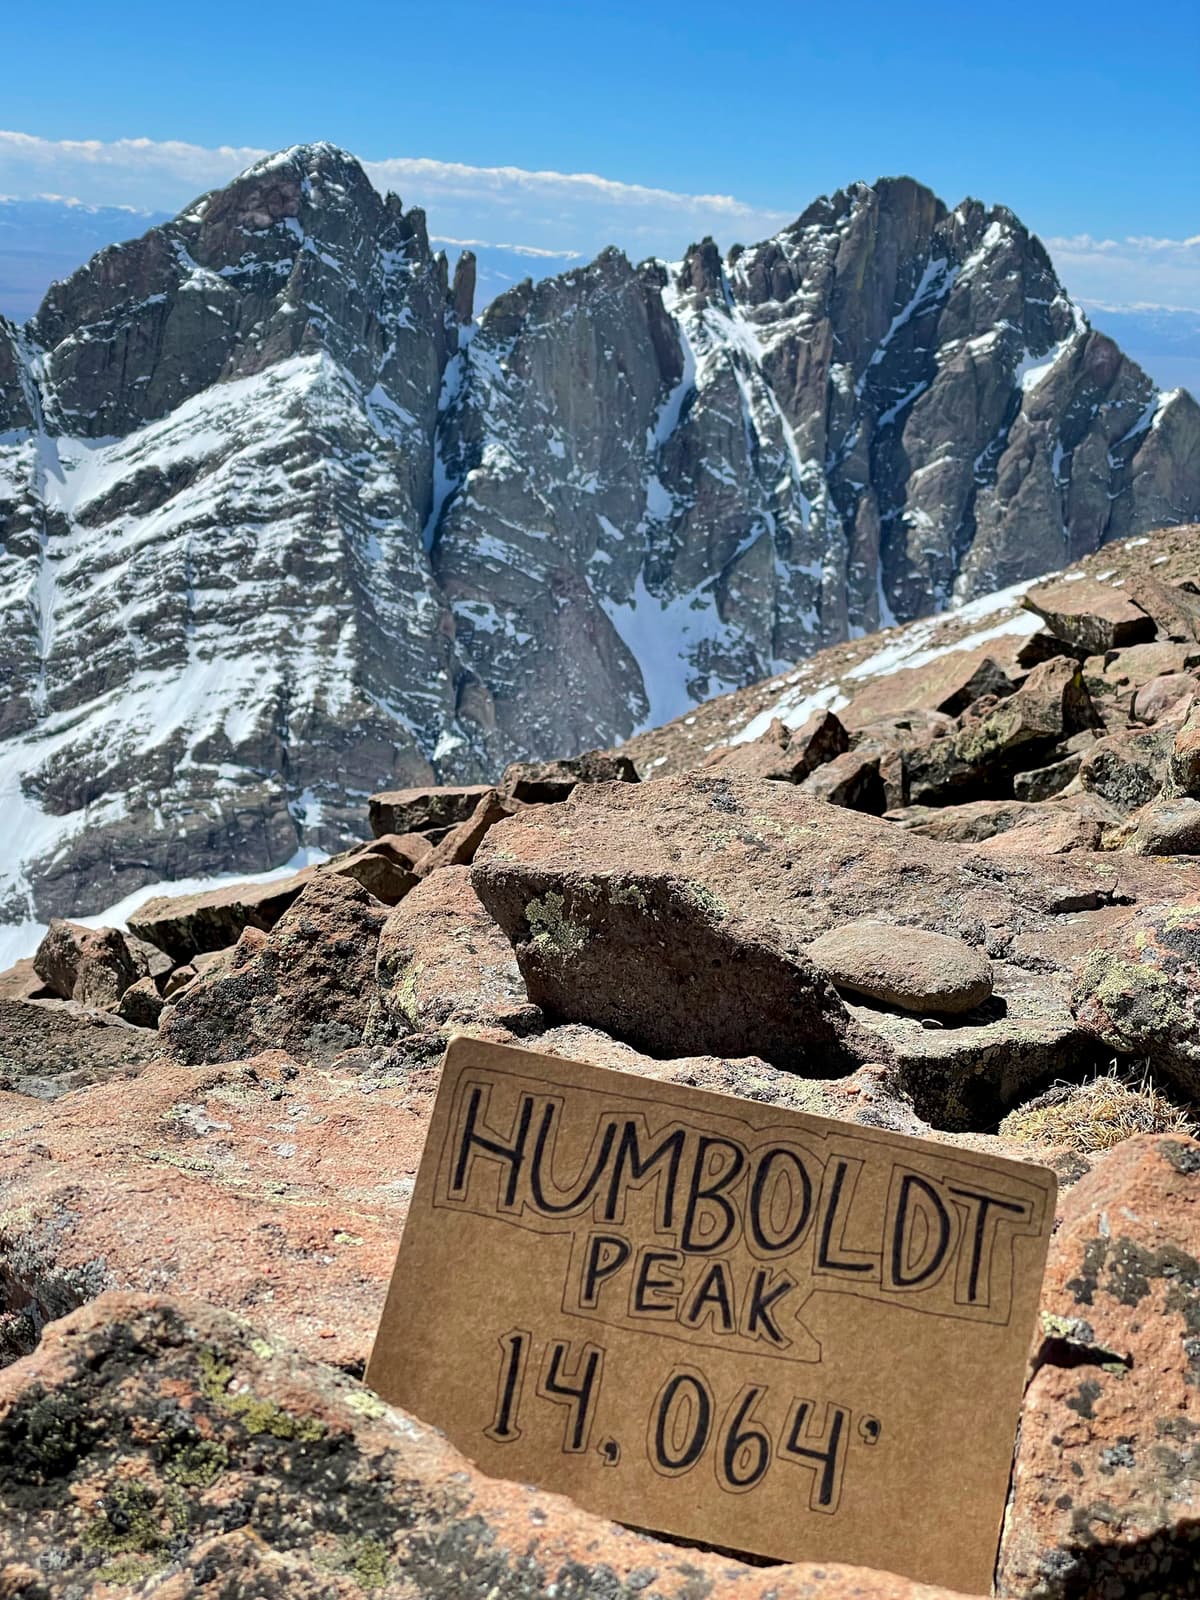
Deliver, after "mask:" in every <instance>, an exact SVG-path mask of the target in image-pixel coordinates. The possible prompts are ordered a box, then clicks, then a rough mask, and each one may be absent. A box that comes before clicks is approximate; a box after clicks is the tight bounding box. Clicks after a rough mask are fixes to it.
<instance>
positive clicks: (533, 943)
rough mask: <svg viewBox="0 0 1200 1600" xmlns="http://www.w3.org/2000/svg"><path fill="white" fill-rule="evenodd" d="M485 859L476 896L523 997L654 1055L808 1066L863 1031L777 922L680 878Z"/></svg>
mask: <svg viewBox="0 0 1200 1600" xmlns="http://www.w3.org/2000/svg"><path fill="white" fill-rule="evenodd" d="M494 865H495V863H494V858H493V860H492V863H491V866H490V867H489V870H487V871H485V872H484V873H483V874H482V875H481V876H480V877H479V878H477V879H476V880H475V882H476V887H477V890H478V892H479V895H480V898H481V899H482V900H483V902H484V904H485V905H486V906H487V908H488V910H489V911H490V912H491V913H492V915H493V916H494V917H495V918H496V919H497V920H498V921H499V922H500V923H501V925H502V926H503V927H504V928H505V930H506V932H507V933H508V934H509V937H510V938H511V939H512V940H513V942H514V946H515V949H516V953H517V961H518V963H519V965H520V968H521V974H522V976H523V978H524V980H525V986H526V989H527V990H528V992H529V998H530V999H531V1000H532V1001H533V1002H534V1003H535V1004H536V1005H538V1006H540V1007H541V1009H542V1010H543V1011H545V1012H546V1014H547V1015H548V1016H550V1017H552V1018H554V1019H556V1020H559V1021H584V1022H588V1023H591V1024H594V1025H595V1026H597V1027H599V1028H603V1029H604V1030H605V1031H606V1032H609V1033H612V1034H615V1035H617V1036H618V1037H619V1038H622V1039H625V1040H627V1041H628V1042H629V1043H631V1044H633V1045H635V1046H636V1047H637V1048H639V1049H643V1050H647V1051H649V1052H650V1053H651V1054H652V1055H660V1056H670V1055H701V1054H705V1053H713V1054H718V1055H729V1056H748V1055H758V1056H762V1057H763V1058H764V1059H769V1060H771V1061H772V1062H773V1063H774V1064H775V1065H776V1066H779V1067H783V1068H786V1069H788V1070H791V1071H798V1072H806V1073H807V1074H808V1075H810V1076H814V1077H816V1076H826V1075H829V1074H836V1073H838V1072H849V1071H852V1070H853V1068H854V1066H855V1065H856V1064H857V1063H858V1062H859V1061H861V1060H864V1059H866V1058H867V1056H868V1055H869V1053H870V1046H869V1041H868V1040H867V1038H866V1036H865V1035H863V1034H861V1033H860V1032H859V1030H857V1029H856V1028H855V1027H854V1025H853V1024H852V1023H851V1020H850V1018H849V1016H848V1014H847V1012H846V1008H845V1006H844V1005H843V1004H842V1001H841V1000H840V999H839V997H838V995H837V992H836V990H835V989H834V987H833V985H832V984H831V983H830V982H829V980H828V978H826V977H825V975H824V973H822V972H821V971H819V970H818V969H817V968H816V967H815V966H814V965H813V963H812V962H811V961H809V960H808V959H807V957H806V956H805V955H804V954H803V951H802V949H801V947H800V945H799V944H798V943H797V942H796V940H795V939H794V938H789V937H788V935H787V934H786V933H785V932H784V931H783V930H782V929H780V928H770V929H768V928H766V927H765V926H764V925H763V924H762V923H761V922H756V921H754V920H751V919H744V918H742V917H740V916H739V915H738V914H737V913H736V912H734V911H732V909H731V908H730V907H729V906H727V905H726V904H724V903H723V902H722V901H721V900H720V898H719V897H718V896H716V895H714V894H713V893H711V891H709V890H708V889H707V888H705V887H704V886H703V885H701V884H699V883H697V882H695V881H694V880H691V879H689V878H687V877H685V876H683V875H678V876H677V875H673V874H671V873H663V874H657V873H654V872H650V871H647V872H638V871H630V872H610V871H606V870H604V869H603V867H600V868H599V869H598V870H596V871H589V870H587V869H586V868H581V869H580V870H577V871H568V872H566V873H565V874H561V875H560V874H557V873H556V874H554V875H552V876H551V875H546V876H543V877H540V879H539V877H538V875H537V874H536V873H535V874H532V875H525V874H516V873H499V874H497V873H496V872H495V870H494Z"/></svg>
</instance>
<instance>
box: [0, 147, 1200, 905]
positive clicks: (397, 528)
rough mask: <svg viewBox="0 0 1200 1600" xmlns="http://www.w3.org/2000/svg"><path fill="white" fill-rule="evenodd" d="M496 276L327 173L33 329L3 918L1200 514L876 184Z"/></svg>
mask: <svg viewBox="0 0 1200 1600" xmlns="http://www.w3.org/2000/svg"><path fill="white" fill-rule="evenodd" d="M88 225H89V226H90V225H91V224H88ZM475 272H476V263H475V261H474V258H473V257H472V256H471V255H470V254H469V253H468V254H464V255H463V256H462V258H461V259H460V260H459V263H458V266H457V268H456V270H455V272H454V274H453V277H451V276H450V275H449V273H448V269H447V264H446V260H445V257H444V256H443V255H442V254H440V253H439V252H437V251H436V250H435V249H434V248H433V247H432V245H431V242H430V240H429V237H428V234H427V229H426V222H425V218H424V216H423V215H422V213H421V212H420V211H417V210H409V211H405V210H404V208H403V207H402V205H401V203H400V201H399V200H397V199H396V198H395V197H394V196H389V197H386V198H385V197H384V196H382V195H380V194H379V193H378V192H377V191H376V190H375V189H374V188H373V187H372V185H371V183H370V182H369V181H368V179H367V177H366V175H365V174H364V172H363V170H362V168H361V167H360V166H359V165H358V163H357V162H356V161H355V160H354V159H353V158H352V157H350V156H348V155H346V154H345V153H344V152H342V151H339V150H337V149H335V148H333V147H331V146H329V145H312V146H304V147H299V148H296V149H292V150H289V151H285V152H283V153H282V154H280V155H278V156H275V157H272V158H270V159H268V160H265V161H263V162H260V163H258V164H257V165H256V166H254V167H252V168H251V169H249V171H247V172H246V173H244V174H243V175H242V176H241V177H240V178H238V179H236V180H235V181H234V182H233V183H231V184H230V185H228V186H227V187H226V188H224V189H221V190H217V191H214V192H213V193H212V194H210V195H208V196H205V197H203V198H202V199H200V200H198V201H197V202H195V203H194V204H193V205H191V206H190V207H189V208H188V209H187V210H186V211H184V212H183V213H181V215H180V216H179V217H177V218H175V219H173V220H171V221H168V222H165V223H162V224H160V225H158V226H155V227H153V228H151V229H150V230H149V231H148V232H145V233H143V234H142V235H141V237H139V238H138V239H136V240H134V241H132V242H129V243H126V244H119V245H115V246H110V247H108V248H106V249H103V250H101V251H100V252H99V253H98V254H97V255H96V256H94V257H93V259H92V260H91V261H90V262H89V263H88V264H87V265H86V266H85V267H83V268H81V269H80V270H79V271H77V272H75V273H74V274H73V275H71V276H70V277H69V278H67V279H66V280H65V281H63V282H61V283H59V284H57V285H56V286H55V287H54V288H52V289H51V291H50V292H49V294H48V295H47V297H46V299H45V301H44V303H43V304H42V305H41V307H40V309H39V310H38V312H37V314H36V316H34V317H33V318H32V319H31V320H30V321H28V322H27V323H25V324H24V325H23V326H20V327H18V326H16V325H14V324H10V323H5V322H3V321H0V674H2V675H3V680H4V683H5V685H6V691H7V692H6V695H5V697H4V699H3V701H2V702H0V806H2V807H3V811H4V817H5V824H6V832H5V835H4V839H5V843H4V845H3V848H4V850H5V851H6V854H5V855H4V857H3V859H2V860H0V874H2V876H0V922H4V921H7V922H9V923H20V922H24V921H35V920H44V918H45V917H46V916H47V915H48V914H50V913H55V912H62V911H66V910H68V909H70V910H73V911H76V912H82V911H86V910H87V909H89V908H94V909H98V908H100V907H101V906H104V905H106V904H110V903H112V902H114V901H116V900H119V899H120V898H121V897H122V896H123V895H125V894H127V893H128V892H129V891H130V890H132V889H134V888H136V887H137V886H138V885H139V884H142V883H145V882H148V881H155V880H161V879H172V878H182V877H187V876H189V875H191V874H194V873H197V872H213V871H217V870H222V869H238V870H243V871H253V870H261V869H266V868H270V867H273V866H275V865H277V864H278V863H279V862H280V861H282V860H285V859H287V858H288V857H290V856H291V855H292V854H293V853H294V852H295V851H296V850H297V848H322V849H331V848H334V847H336V846H340V845H341V844H343V843H344V842H346V841H347V839H348V838H350V837H352V836H354V835H355V834H356V833H357V832H358V830H359V829H360V828H361V826H362V822H361V818H362V815H363V803H362V802H363V797H364V795H365V794H366V793H367V792H369V791H370V790H372V789H375V788H379V787H382V786H385V785H388V784H400V783H405V782H425V781H429V780H430V779H431V778H434V777H436V778H439V779H443V780H445V779H453V778H463V779H478V778H485V777H490V776H492V775H494V774H495V773H496V772H497V771H498V770H499V768H500V767H501V766H503V764H504V763H505V762H506V761H508V760H509V759H511V758H513V757H515V756H525V755H539V754H550V753H554V754H560V753H563V752H565V751H569V750H571V749H581V748H584V747H586V746H589V745H596V744H603V745H607V744H610V743H613V742H616V741H619V740H621V739H624V738H626V737H628V736H629V735H630V734H631V733H632V732H634V730H635V729H637V728H641V727H646V726H649V725H651V724H653V723H656V722H661V721H665V720H666V719H668V718H670V717H672V716H675V715H677V714H679V713H681V712H685V711H687V709H688V708H689V707H690V706H692V705H694V704H697V703H699V702H700V701H703V700H705V699H706V698H708V697H710V696H712V695H714V694H716V693H718V692H720V691H722V690H724V689H727V688H731V687H734V686H736V685H739V684H743V683H748V682H751V681H754V680H756V679H759V678H762V677H765V676H766V675H768V674H769V673H771V672H773V671H775V670H777V669H779V668H780V667H781V666H783V665H785V664H790V663H791V662H793V661H794V660H796V659H797V658H799V657H803V656H805V655H807V654H809V653H811V652H812V651H813V650H814V649H816V648H818V647H819V646H821V645H825V644H828V643H831V642H835V641H837V640H840V639H844V638H846V637H848V636H851V635H854V634H857V633H861V632H863V631H864V630H870V629H874V628H876V627H878V626H881V625H887V624H889V623H890V622H892V621H893V620H905V619H908V618H912V617H915V616H919V615H923V614H925V613H928V612H931V611H937V610H941V609H943V608H945V607H947V606H950V605H952V604H955V603H957V602H959V601H962V600H966V599H969V598H971V597H972V596H975V595H980V594H983V593H986V592H989V591H991V590H994V589H997V588H1000V587H1002V586H1004V585H1006V584H1010V583H1013V582H1016V581H1018V580H1021V579H1024V578H1027V577H1031V576H1033V575H1034V574H1037V573H1040V572H1043V571H1046V570H1050V569H1053V568H1056V567H1059V566H1062V565H1063V564H1065V563H1066V562H1069V561H1071V560H1073V559H1075V558H1077V557H1078V556H1080V555H1082V554H1084V553H1085V552H1087V551H1090V550H1094V549H1095V548H1097V547H1098V546H1099V545H1100V544H1102V543H1103V542H1105V541H1106V540H1109V539H1113V538H1117V537H1122V536H1127V535H1130V534H1138V533H1142V532H1145V531H1147V530H1150V529H1152V528H1154V527H1156V526H1159V525H1162V524H1165V523H1172V522H1182V521H1188V520H1194V519H1195V518H1196V517H1197V516H1200V407H1198V406H1197V405H1196V403H1195V401H1194V400H1192V399H1191V398H1190V397H1189V396H1188V395H1187V394H1186V393H1184V392H1182V391H1176V392H1172V393H1164V392H1162V391H1160V390H1158V389H1156V388H1155V386H1154V384H1153V383H1152V382H1151V380H1150V379H1149V378H1148V377H1147V375H1146V374H1145V372H1143V371H1142V370H1141V369H1140V368H1139V367H1138V366H1137V365H1136V364H1135V363H1134V362H1132V361H1130V360H1129V359H1128V358H1127V357H1126V356H1125V355H1123V354H1122V352H1121V350H1120V349H1119V348H1118V347H1117V345H1116V344H1115V343H1114V342H1113V341H1112V340H1111V339H1109V338H1107V337H1106V336H1105V335H1103V334H1101V333H1099V332H1097V331H1096V330H1095V329H1093V328H1092V327H1091V326H1090V325H1089V322H1088V319H1087V317H1086V316H1085V315H1084V313H1083V312H1082V311H1081V309H1080V308H1079V307H1078V306H1077V305H1075V304H1074V303H1073V302H1072V301H1071V299H1070V298H1069V296H1068V295H1067V294H1066V292H1065V291H1064V289H1063V287H1062V285H1061V284H1060V283H1059V281H1058V279H1057V278H1056V276H1055V273H1054V269H1053V266H1052V264H1051V262H1050V260H1049V258H1048V257H1047V255H1046V252H1045V250H1044V249H1043V248H1042V246H1041V244H1040V243H1039V242H1038V240H1037V239H1036V238H1034V237H1033V236H1031V235H1030V234H1029V233H1028V231H1027V230H1026V229H1025V228H1024V227H1023V226H1022V224H1021V223H1020V221H1019V220H1018V219H1017V218H1016V217H1015V216H1014V215H1013V214H1012V213H1011V212H1009V211H1007V210H1005V209H1004V208H1002V207H994V208H991V209H988V208H985V207H984V206H982V205H981V204H979V203H978V202H975V201H970V200H968V201H964V202H963V203H962V204H960V205H958V206H957V207H955V208H953V209H951V208H949V207H947V206H946V205H944V204H943V203H942V202H941V201H940V200H938V199H937V197H936V196H935V195H933V194H932V193H931V192H930V191H929V190H928V189H925V188H923V187H922V186H921V185H919V184H917V183H915V182H913V181H912V180H911V179H907V178H900V179H886V180H881V181H879V182H878V183H876V184H875V185H867V184H856V185H854V186H852V187H851V188H849V189H847V190H843V191H839V192H838V193H837V194H835V195H833V196H828V197H821V198H820V199H818V200H816V201H814V202H813V204H812V205H810V206H809V207H808V209H807V210H806V211H805V212H804V213H803V215H802V216H801V217H800V218H799V219H798V220H797V221H796V222H795V223H794V224H792V225H791V226H790V227H788V228H785V229H784V230H782V231H781V232H780V233H779V234H778V235H777V236H776V237H774V238H772V239H768V240H766V241H764V242H763V243H761V244H758V245H755V246H752V247H750V248H747V249H739V250H735V251H733V252H731V253H730V255H729V256H728V257H726V258H724V259H723V258H722V257H721V255H720V253H719V252H718V250H717V248H716V246H715V245H713V244H712V243H711V241H705V242H703V243H701V244H700V245H697V246H696V247H694V248H693V249H692V250H691V251H689V253H688V255H687V257H686V259H685V260H684V261H683V262H682V263H679V264H675V265H670V266H669V265H667V264H664V263H662V262H657V261H650V262H645V263H642V264H641V265H640V266H634V265H632V264H631V263H630V262H629V261H628V260H626V258H625V257H624V256H623V255H621V254H620V253H619V252H618V251H615V250H607V251H605V252H603V253H602V254H601V255H600V256H599V257H598V258H597V259H596V260H595V261H593V262H591V263H589V264H586V265H580V266H577V267H575V268H573V269H572V270H570V271H568V272H566V273H565V274H563V275H561V276H558V277H555V278H548V279H545V280H543V281H541V282H539V283H536V284H532V283H528V282H526V283H523V284H520V285H518V286H517V287H515V288H513V289H511V290H509V291H507V292H506V293H503V294H501V295H499V296H498V297H497V298H495V299H494V300H492V302H491V303H490V304H489V305H488V307H487V309H486V311H484V312H483V314H482V315H481V316H476V315H475V309H474V300H475V288H476V284H475V281H474V280H475Z"/></svg>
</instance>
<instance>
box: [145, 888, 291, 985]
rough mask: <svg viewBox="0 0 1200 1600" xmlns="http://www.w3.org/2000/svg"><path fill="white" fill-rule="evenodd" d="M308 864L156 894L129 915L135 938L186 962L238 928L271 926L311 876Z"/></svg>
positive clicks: (220, 945)
mask: <svg viewBox="0 0 1200 1600" xmlns="http://www.w3.org/2000/svg"><path fill="white" fill-rule="evenodd" d="M313 875H314V874H313V872H312V869H311V868H305V869H304V870H303V871H301V872H297V873H294V874H293V875H292V876H291V877H289V878H276V879H274V880H273V881H272V882H270V883H234V884H230V885H229V887H228V888H222V889H210V890H208V891H207V892H206V893H204V894H182V895H156V896H155V898H154V899H152V900H147V901H146V902H145V904H144V905H141V906H139V907H138V909H137V910H136V911H135V912H133V913H132V914H131V915H130V917H129V927H130V929H131V930H132V931H133V932H134V933H135V934H137V936H138V937H139V938H140V939H144V940H146V942H147V943H149V944H152V945H157V947H158V948H159V949H160V950H163V951H165V952H166V953H167V954H168V955H169V956H170V957H172V959H173V960H175V961H179V962H183V961H189V960H190V959H191V958H192V957H193V956H195V955H198V954H200V953H202V952H204V951H208V950H223V949H225V948H226V947H227V946H229V945H232V944H234V943H235V942H236V941H237V939H238V936H239V935H240V934H241V932H242V930H243V928H262V929H264V930H266V929H268V928H273V927H274V926H275V924H276V923H277V922H278V921H279V919H280V917H281V916H282V915H283V913H284V912H285V911H286V910H287V908H288V907H289V906H290V905H291V904H292V902H293V901H294V900H296V899H298V898H299V895H300V893H301V891H302V890H303V889H304V887H305V886H306V885H307V884H308V883H309V882H311V880H312V878H313Z"/></svg>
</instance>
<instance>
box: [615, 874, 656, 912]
mask: <svg viewBox="0 0 1200 1600" xmlns="http://www.w3.org/2000/svg"><path fill="white" fill-rule="evenodd" d="M608 896H609V899H610V900H611V901H612V903H613V905H615V906H634V907H635V908H636V909H637V910H638V911H648V910H649V909H650V902H649V900H647V898H646V891H645V890H644V889H643V888H642V886H641V885H640V884H638V883H630V882H628V881H627V880H626V879H624V878H614V879H613V880H612V883H611V884H610V885H609V890H608Z"/></svg>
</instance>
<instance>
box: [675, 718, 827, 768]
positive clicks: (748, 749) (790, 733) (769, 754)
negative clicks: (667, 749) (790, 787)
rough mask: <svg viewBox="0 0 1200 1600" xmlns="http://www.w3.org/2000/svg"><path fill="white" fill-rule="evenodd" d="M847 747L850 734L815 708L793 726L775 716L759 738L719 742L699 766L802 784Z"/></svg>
mask: <svg viewBox="0 0 1200 1600" xmlns="http://www.w3.org/2000/svg"><path fill="white" fill-rule="evenodd" d="M849 748H850V736H849V734H848V733H847V732H846V729H845V728H844V727H843V725H842V723H841V721H840V720H839V719H838V718H837V717H836V716H835V715H834V714H833V712H832V711H815V712H814V713H813V715H812V716H811V717H809V719H808V721H807V722H805V723H804V724H803V725H802V726H801V727H799V728H794V729H793V728H789V727H788V725H787V723H786V722H784V721H782V720H781V719H780V718H779V717H776V718H775V719H774V721H773V722H772V723H771V725H770V727H769V728H768V729H767V731H766V733H764V734H763V736H762V738H761V739H752V740H748V741H746V742H743V743H741V744H728V745H721V746H720V747H719V748H718V749H716V750H714V751H713V752H712V753H711V754H710V755H708V756H706V757H705V759H704V761H703V762H702V763H701V765H702V766H704V767H705V768H706V769H709V770H711V771H714V772H723V773H726V774H727V775H735V774H736V775H737V776H739V777H744V778H774V779H775V780H776V781H778V782H783V783H802V782H803V781H804V779H805V778H807V777H808V776H809V774H810V773H812V772H815V771H816V769H817V768H818V767H820V766H824V764H825V763H826V762H827V761H833V760H834V759H835V758H836V757H838V756H840V755H843V754H844V753H845V752H846V751H847V750H848V749H849Z"/></svg>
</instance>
